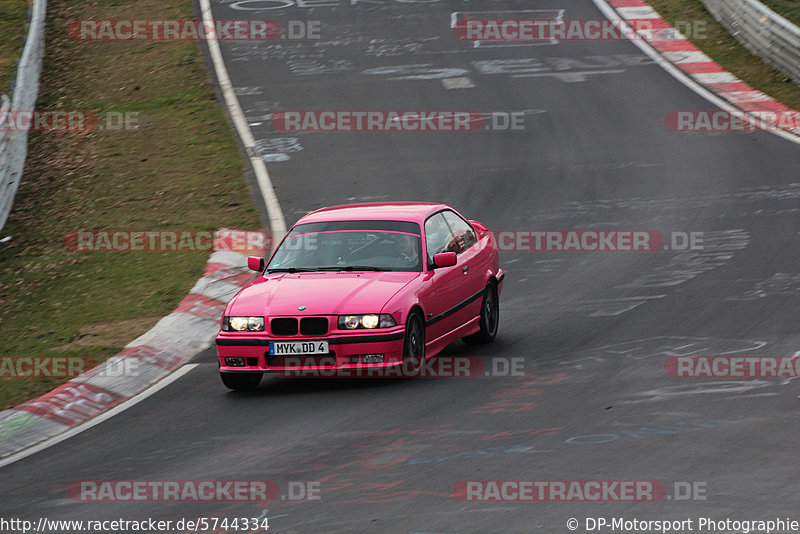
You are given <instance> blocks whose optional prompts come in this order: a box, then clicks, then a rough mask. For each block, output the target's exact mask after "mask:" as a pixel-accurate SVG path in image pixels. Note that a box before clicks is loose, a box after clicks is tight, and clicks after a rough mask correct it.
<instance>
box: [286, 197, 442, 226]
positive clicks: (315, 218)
mask: <svg viewBox="0 0 800 534" xmlns="http://www.w3.org/2000/svg"><path fill="white" fill-rule="evenodd" d="M442 209H452V208H451V207H450V206H448V205H446V204H437V203H433V202H370V203H365V204H343V205H341V206H331V207H328V208H321V209H318V210H317V211H313V212H311V213H309V214H308V215H305V216H304V217H302V218H301V219H300V220H299V221H297V222H298V224H299V223H303V224H305V223H311V222H328V221H345V220H350V221H411V222H416V223H420V224H421V223H423V222H424V221H425V219H427V218H428V217H429V216H430V215H431V214H433V213H436V212H437V211H440V210H442Z"/></svg>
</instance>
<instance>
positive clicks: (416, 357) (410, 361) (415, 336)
mask: <svg viewBox="0 0 800 534" xmlns="http://www.w3.org/2000/svg"><path fill="white" fill-rule="evenodd" d="M424 360H425V326H424V325H423V323H422V316H421V315H420V313H419V312H417V311H414V312H411V314H410V315H409V316H408V319H407V320H406V333H405V342H404V343H403V372H404V373H408V374H410V375H411V376H415V375H417V374H418V373H419V370H420V367H422V362H423V361H424Z"/></svg>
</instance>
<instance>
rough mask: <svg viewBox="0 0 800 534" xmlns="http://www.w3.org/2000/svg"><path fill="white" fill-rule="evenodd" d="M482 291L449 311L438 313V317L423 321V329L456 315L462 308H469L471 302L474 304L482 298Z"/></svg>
mask: <svg viewBox="0 0 800 534" xmlns="http://www.w3.org/2000/svg"><path fill="white" fill-rule="evenodd" d="M484 291H485V289H481V290H480V291H478V292H477V293H475V294H474V295H472V296H471V297H469V298H468V299H467V300H464V301H461V302H459V303H458V304H456V305H455V306H453V307H452V308H450V309H449V310H447V311H445V312H444V313H440V314H439V315H437V316H435V317H431V318H430V319H428V320H427V321H425V328H428V327H429V326H430V325H432V324H434V323H436V322H439V321H441V320H442V319H444V318H445V317H448V316H450V315H453V314H454V313H456V312H457V311H458V310H460V309H462V308H464V307H466V306H469V305H470V304H472V303H473V302H475V301H476V300H478V299H479V298H481V297H483V293H484Z"/></svg>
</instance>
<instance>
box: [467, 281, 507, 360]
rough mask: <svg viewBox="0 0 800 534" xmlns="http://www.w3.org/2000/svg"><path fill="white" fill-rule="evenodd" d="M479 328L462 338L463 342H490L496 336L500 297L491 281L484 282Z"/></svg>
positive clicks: (498, 322)
mask: <svg viewBox="0 0 800 534" xmlns="http://www.w3.org/2000/svg"><path fill="white" fill-rule="evenodd" d="M480 323H481V329H480V330H478V331H477V332H475V333H474V334H472V335H470V336H467V337H464V338H462V340H463V341H464V343H468V344H479V343H491V342H492V341H494V338H495V336H497V327H498V325H499V324H500V299H498V298H497V285H495V283H494V282H493V281H490V282H489V283H488V284H486V289H484V291H483V302H482V303H481V322H480Z"/></svg>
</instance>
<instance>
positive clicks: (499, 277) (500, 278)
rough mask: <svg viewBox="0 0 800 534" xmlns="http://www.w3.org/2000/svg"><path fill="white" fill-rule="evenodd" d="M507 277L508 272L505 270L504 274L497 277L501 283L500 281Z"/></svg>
mask: <svg viewBox="0 0 800 534" xmlns="http://www.w3.org/2000/svg"><path fill="white" fill-rule="evenodd" d="M505 277H506V272H505V271H503V274H501V275H500V276H498V277H497V283H498V284H499V283H500V282H502V281H503V278H505Z"/></svg>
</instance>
